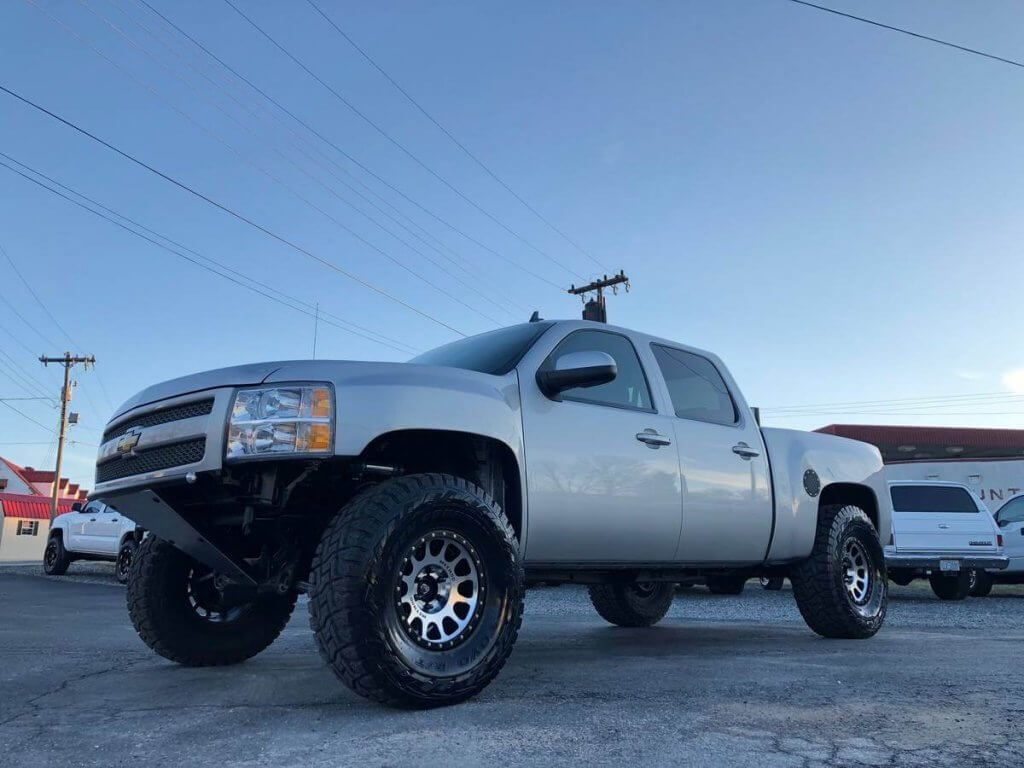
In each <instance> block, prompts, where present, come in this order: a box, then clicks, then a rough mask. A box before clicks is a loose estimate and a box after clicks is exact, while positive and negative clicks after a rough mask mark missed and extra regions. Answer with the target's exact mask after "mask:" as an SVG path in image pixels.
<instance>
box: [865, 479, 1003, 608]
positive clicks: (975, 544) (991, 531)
mask: <svg viewBox="0 0 1024 768" xmlns="http://www.w3.org/2000/svg"><path fill="white" fill-rule="evenodd" d="M889 487H890V493H891V494H892V506H893V516H892V529H893V543H892V544H890V545H889V546H887V547H886V548H885V562H886V565H887V567H888V570H889V578H890V579H892V580H893V581H894V582H895V583H897V584H900V585H903V586H906V585H907V584H909V583H910V582H912V581H913V580H914V579H917V578H927V579H928V581H929V583H930V584H931V587H932V591H933V592H934V593H935V594H936V595H937V596H938V597H939V598H941V599H943V600H963V599H964V598H965V597H967V595H968V594H970V592H971V590H972V589H974V590H975V593H976V594H980V590H979V586H980V585H979V583H978V578H979V573H980V574H984V573H985V569H995V570H998V569H1004V568H1006V566H1007V564H1008V563H1009V559H1008V558H1007V557H1006V555H1005V554H1004V552H1003V536H1002V534H1001V533H1000V531H999V528H997V527H996V523H995V521H994V520H993V519H992V515H991V514H990V513H989V511H988V509H986V508H985V505H984V504H983V503H982V502H980V501H979V500H978V499H977V498H976V497H975V496H974V494H972V493H971V492H970V490H969V489H968V488H967V487H966V486H963V485H958V484H957V483H946V482H941V481H937V480H936V481H909V480H908V481H900V482H893V483H890V484H889ZM981 578H982V579H984V576H983V575H982V577H981ZM989 589H991V584H989Z"/></svg>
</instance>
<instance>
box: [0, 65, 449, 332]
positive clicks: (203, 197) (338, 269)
mask: <svg viewBox="0 0 1024 768" xmlns="http://www.w3.org/2000/svg"><path fill="white" fill-rule="evenodd" d="M0 91H3V92H4V93H6V94H7V95H9V96H13V97H14V98H15V99H17V100H18V101H20V102H22V103H23V104H26V105H28V106H30V107H32V108H33V109H35V110H37V111H39V112H42V113H43V114H44V115H47V116H48V117H50V118H52V119H54V120H56V121H57V122H59V123H62V124H63V125H65V126H67V127H68V128H71V129H72V130H74V131H76V132H77V133H79V134H81V135H82V136H85V137H86V138H89V139H92V140H93V141H94V142H96V143H97V144H100V145H102V146H104V147H106V148H107V149H109V150H110V151H111V152H114V153H116V154H118V155H120V156H121V157H123V158H125V159H126V160H129V161H131V162H133V163H135V164H136V165H138V166H139V167H141V168H144V169H145V170H147V171H149V172H150V173H152V174H154V175H156V176H159V177H160V178H162V179H164V180H165V181H168V182H170V183H171V184H173V185H174V186H176V187H178V188H179V189H181V190H183V191H185V192H188V193H189V194H190V195H193V196H194V197H197V198H198V199H200V200H202V201H204V202H206V203H208V204H209V205H212V206H213V207H215V208H218V209H219V210H221V211H223V212H224V213H226V214H228V215H229V216H231V217H233V218H235V219H237V220H238V221H241V222H242V223H244V224H248V225H249V226H250V227H252V228H253V229H255V230H257V231H259V232H262V233H263V234H265V235H267V236H268V237H270V238H273V239H274V240H277V241H278V242H279V243H281V244H282V245H286V246H288V247H289V248H291V249H293V250H295V251H297V252H299V253H301V254H303V255H305V256H308V257H309V258H311V259H313V260H314V261H317V262H319V263H320V264H322V265H324V266H325V267H327V268H329V269H332V270H334V271H335V272H337V273H338V274H340V275H343V276H344V277H347V278H348V279H349V280H352V281H353V282H355V283H358V284H359V285H362V286H363V287H364V288H368V289H370V290H371V291H373V292H374V293H377V294H379V295H380V296H383V297H384V298H386V299H388V300H389V301H392V302H394V303H395V304H398V305H400V306H402V307H405V308H406V309H407V310H409V311H410V312H413V313H415V314H417V315H420V316H421V317H424V318H426V319H427V320H430V321H431V322H433V323H436V324H437V325H440V326H441V327H443V328H447V329H448V330H449V331H452V332H454V333H457V334H459V335H460V336H465V335H466V334H464V333H463V332H462V331H460V330H459V329H458V328H455V327H453V326H451V325H449V324H448V323H446V322H444V321H443V320H440V319H438V318H436V317H434V316H433V315H431V314H429V313H427V312H424V311H423V310H421V309H417V308H416V307H414V306H412V305H411V304H409V303H407V302H405V301H403V300H402V299H400V298H398V297H397V296H394V295H392V294H390V293H388V292H387V291H386V290H384V289H383V288H379V287H377V286H376V285H374V284H373V283H370V282H368V281H366V280H363V279H362V278H361V277H358V276H357V275H355V274H353V273H351V272H349V271H348V270H345V269H342V268H341V267H339V266H338V265H337V264H334V263H333V262H331V261H330V260H328V259H325V258H324V257H322V256H319V255H317V254H316V253H314V252H313V251H310V250H309V249H307V248H305V247H303V246H301V245H298V244H297V243H295V242H293V241H292V240H289V239H288V238H286V237H285V236H283V235H280V234H278V233H277V232H275V231H273V230H271V229H269V228H267V227H265V226H263V225H262V224H258V223H257V222H255V221H254V220H252V219H250V218H248V217H247V216H245V215H244V214H242V213H239V212H238V211H235V210H234V209H232V208H229V207H228V206H227V205H224V204H223V203H219V202H217V201H216V200H214V199H213V198H211V197H208V196H207V195H205V194H203V193H202V192H199V191H198V190H196V189H194V188H192V187H190V186H188V185H187V184H185V183H184V182H182V181H179V180H178V179H176V178H174V177H173V176H170V175H169V174H167V173H164V172H163V171H160V170H158V169H157V168H155V167H153V166H152V165H149V164H147V163H145V162H143V161H142V160H139V159H138V158H137V157H135V156H134V155H131V154H129V153H128V152H125V151H124V150H122V149H118V148H117V147H115V146H114V145H113V144H111V143H110V142H108V141H105V140H103V139H101V138H100V137H99V136H97V135H96V134H93V133H90V132H89V131H87V130H86V129H85V128H82V127H81V126H79V125H76V124H75V123H73V122H71V121H70V120H67V119H65V118H63V117H61V116H60V115H58V114H56V113H55V112H52V111H50V110H49V109H47V108H46V107H43V106H41V105H39V104H37V103H36V102H34V101H32V100H31V99H28V98H26V97H24V96H22V95H21V94H19V93H17V92H15V91H12V90H11V89H10V88H8V87H6V86H5V85H2V84H0Z"/></svg>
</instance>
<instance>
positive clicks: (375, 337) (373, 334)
mask: <svg viewBox="0 0 1024 768" xmlns="http://www.w3.org/2000/svg"><path fill="white" fill-rule="evenodd" d="M0 158H4V159H6V160H9V161H10V162H12V163H14V164H15V165H18V166H20V167H21V168H23V169H25V170H27V171H28V172H29V173H32V174H35V175H36V176H39V177H40V178H43V179H46V181H48V182H49V183H50V184H53V185H54V186H56V187H60V188H61V189H63V190H64V191H65V192H68V193H70V194H72V195H75V196H76V197H79V198H81V199H82V200H85V201H87V202H88V203H89V204H91V205H94V206H96V207H97V208H100V209H102V210H104V211H106V212H107V213H109V214H111V215H113V216H116V217H117V218H119V219H122V220H124V221H127V222H128V223H129V224H131V225H132V226H134V227H138V228H139V229H141V230H143V231H144V232H148V233H149V234H150V235H153V236H154V237H158V238H160V239H161V240H165V241H166V242H168V243H170V244H171V245H172V246H174V247H175V248H180V249H181V250H183V251H186V252H188V253H191V254H192V255H193V256H195V257H197V258H198V259H202V260H204V261H208V262H210V263H211V264H213V265H215V266H216V267H217V268H218V269H222V270H224V271H225V272H229V273H231V274H233V275H235V276H236V277H239V278H242V279H243V280H248V281H249V282H250V283H253V284H254V285H256V286H259V287H260V288H262V289H264V290H267V291H271V292H273V293H276V294H278V296H282V297H284V298H285V299H287V300H288V301H291V302H294V303H296V304H299V305H301V306H304V307H306V308H307V309H313V307H314V305H313V304H312V303H310V302H308V301H304V300H302V299H298V298H296V297H294V296H291V295H289V294H287V293H285V292H284V291H281V290H280V289H278V288H274V287H273V286H271V285H268V284H267V283H262V282H260V281H259V280H256V279H255V278H254V277H252V276H251V275H248V274H246V273H245V272H241V271H239V270H236V269H233V268H232V267H230V266H229V265H227V264H224V263H223V262H220V261H217V260H216V259H214V258H212V257H210V256H206V255H205V254H202V253H200V252H199V251H196V250H194V249H192V248H189V247H188V246H187V245H184V244H182V243H180V242H178V241H177V240H174V239H173V238H170V237H168V236H167V235H164V234H162V233H160V232H157V231H156V230H153V229H150V228H149V227H147V226H146V225H144V224H141V223H140V222H138V221H136V220H135V219H132V218H130V217H128V216H125V215H124V214H123V213H120V212H118V211H116V210H114V209H113V208H110V207H108V206H106V205H104V204H103V203H101V202H99V201H98V200H96V199H94V198H92V197H89V196H88V195H86V194H85V193H83V192H80V191H78V190H76V189H73V188H72V187H69V186H68V185H66V184H62V183H61V182H60V181H58V180H57V179H55V178H53V177H52V176H47V175H46V174H45V173H43V172H42V171H40V170H38V169H36V168H33V167H31V166H29V165H26V164H25V163H22V162H21V161H19V160H16V159H15V158H13V157H11V156H10V155H7V154H5V153H3V152H0ZM0 165H3V166H5V167H7V169H8V170H10V171H13V172H14V173H18V174H19V175H20V176H22V177H23V178H25V179H27V180H28V181H31V182H33V183H35V184H37V185H38V186H41V187H42V188H43V189H46V190H47V191H49V192H53V193H54V194H57V195H59V196H60V197H62V198H63V199H65V200H67V201H68V202H70V203H73V204H75V205H77V206H78V207H80V208H83V209H85V210H87V211H89V212H90V213H92V214H94V215H97V216H100V217H101V218H103V219H105V220H106V221H108V222H110V223H111V224H114V225H116V226H118V227H120V228H121V229H124V230H126V231H128V232H129V233H130V234H133V235H137V236H138V233H137V232H133V231H132V230H131V229H130V228H128V227H125V226H124V225H123V224H121V223H120V222H117V221H113V220H112V219H110V218H109V217H107V216H102V215H101V214H99V213H98V212H97V211H93V210H90V209H89V208H88V206H85V205H82V204H81V203H80V202H78V201H77V200H72V199H71V198H69V197H67V196H65V195H61V194H60V193H59V192H57V191H56V190H54V189H50V188H49V187H47V186H46V185H45V184H42V183H40V182H39V181H37V180H36V179H33V178H31V177H30V176H26V175H25V174H23V173H20V172H19V171H18V170H17V169H16V168H11V167H10V166H6V164H4V163H0ZM142 239H144V240H146V241H147V242H149V243H151V244H153V245H157V246H158V247H161V248H163V249H164V250H169V251H170V252H171V253H174V255H176V256H178V257H179V258H183V259H185V260H186V261H189V262H190V263H192V264H195V265H196V266H198V267H200V268H202V269H205V270H207V271H208V272H212V273H213V274H215V275H217V276H219V277H224V278H225V279H228V280H229V281H230V282H233V283H235V284H237V285H240V286H241V287H243V288H246V289H249V290H253V289H252V288H251V286H248V285H245V284H244V283H241V282H239V281H237V280H232V279H231V278H229V277H227V276H226V275H222V274H220V273H219V272H217V271H216V270H215V269H211V268H210V267H208V266H206V265H205V264H202V263H200V262H197V261H195V260H194V259H189V258H188V257H187V256H183V255H182V254H180V253H176V252H175V251H173V250H172V249H168V248H167V247H166V246H164V245H162V244H160V243H154V242H153V241H152V240H150V239H149V238H142ZM256 292H257V293H259V294H260V295H261V296H264V297H265V298H269V299H271V300H272V301H276V302H277V303H280V304H283V305H284V306H286V307H288V308H289V309H297V308H296V307H292V306H291V305H289V304H287V303H285V302H282V301H281V300H280V299H277V298H275V297H273V296H266V294H264V293H262V292H260V291H256ZM300 311H301V310H300ZM304 314H308V315H310V316H311V317H312V313H309V312H306V313H304ZM319 314H320V316H321V318H322V317H323V316H324V315H327V316H328V317H331V318H334V319H335V320H337V321H338V322H340V323H342V325H341V326H339V325H337V324H336V323H328V324H329V325H334V326H335V327H337V328H339V329H340V330H343V331H347V332H349V333H353V334H354V335H356V336H360V337H361V338H364V339H366V340H367V341H373V342H376V343H379V344H382V346H386V347H390V348H391V349H394V350H395V351H396V352H403V353H408V352H412V353H413V354H416V353H418V352H422V350H421V349H417V348H416V347H414V346H412V345H410V344H407V343H405V342H403V341H399V340H398V339H394V338H392V337H390V336H386V335H384V334H383V333H380V332H378V331H374V330H372V329H371V328H367V327H365V326H362V325H359V324H358V323H353V322H352V321H351V320H346V319H345V318H343V317H341V316H340V315H336V314H334V313H332V312H328V311H327V310H325V309H323V308H322V307H321V308H320V309H319ZM324 322H327V321H324ZM352 329H355V331H353V330H352ZM357 331H361V332H362V333H357ZM363 334H370V335H363ZM381 340H383V341H381ZM386 342H390V344H389V343H386ZM392 345H398V346H392ZM399 347H404V349H399Z"/></svg>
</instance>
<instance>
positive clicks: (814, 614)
mask: <svg viewBox="0 0 1024 768" xmlns="http://www.w3.org/2000/svg"><path fill="white" fill-rule="evenodd" d="M851 525H865V526H867V527H868V528H870V530H871V531H874V526H873V525H872V523H871V520H870V519H869V518H868V516H867V515H866V514H865V513H864V511H863V510H862V509H860V508H859V507H855V506H851V505H843V504H833V505H828V506H824V507H822V508H821V510H820V511H819V514H818V524H817V529H816V531H815V538H814V549H813V550H812V552H811V555H810V557H808V558H807V559H805V560H803V561H802V562H801V563H799V564H798V565H797V566H795V567H794V568H793V570H792V572H791V575H790V582H791V583H792V585H793V594H794V596H795V597H796V602H797V607H798V608H799V609H800V615H801V616H803V619H804V621H805V622H806V623H807V626H808V627H810V628H811V629H812V630H813V631H814V632H816V633H817V634H819V635H821V636H822V637H828V638H847V639H862V638H867V637H871V636H872V635H874V634H875V633H876V632H877V631H878V629H879V628H880V627H881V625H882V623H883V621H884V620H885V612H886V600H885V598H884V596H883V599H882V607H881V610H880V612H879V614H878V615H877V616H876V617H875V618H874V619H873V620H872V621H871V622H864V621H863V620H861V619H860V618H859V617H857V616H856V615H855V614H854V613H853V611H852V609H851V608H850V606H849V603H848V601H847V600H846V598H845V595H843V594H840V592H839V590H840V588H841V586H840V585H837V583H836V580H835V579H834V578H833V573H832V563H831V562H830V558H831V556H832V553H833V552H835V551H836V550H837V548H838V547H839V544H840V539H841V538H842V536H843V534H844V532H845V531H846V530H847V529H848V528H849V527H850V526H851ZM876 541H877V535H876ZM877 550H878V551H877V552H876V553H875V554H874V556H875V557H876V558H877V557H882V552H881V547H880V546H878V547H877ZM883 562H884V561H883ZM880 586H881V588H882V589H885V588H886V579H885V571H884V566H883V569H882V579H881V581H880Z"/></svg>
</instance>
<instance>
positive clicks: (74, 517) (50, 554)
mask: <svg viewBox="0 0 1024 768" xmlns="http://www.w3.org/2000/svg"><path fill="white" fill-rule="evenodd" d="M135 529H136V526H135V523H134V521H132V520H129V519H128V518H127V517H125V516H124V515H122V514H121V513H119V512H118V511H117V510H116V509H115V508H114V507H112V506H111V505H109V504H104V503H103V502H101V501H95V500H94V501H89V502H87V503H86V504H85V505H84V506H83V504H82V503H81V502H77V501H76V502H75V503H74V504H73V505H72V506H71V511H70V512H67V513H65V514H63V515H59V516H58V517H57V518H56V519H55V520H54V521H53V526H52V527H51V528H50V536H49V540H48V541H47V542H46V549H45V550H43V570H44V571H46V573H48V574H50V575H51V576H60V575H63V574H64V573H66V572H67V570H68V566H69V565H70V564H71V563H73V562H74V561H75V560H109V561H111V562H114V563H115V567H114V573H115V575H116V576H117V580H118V581H120V582H121V583H122V584H124V583H125V582H127V581H128V571H129V569H130V568H131V563H132V558H133V556H134V555H135V550H136V549H137V547H138V542H137V540H136V532H135Z"/></svg>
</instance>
